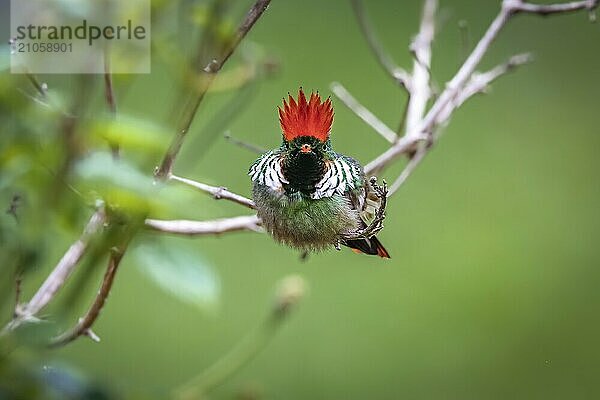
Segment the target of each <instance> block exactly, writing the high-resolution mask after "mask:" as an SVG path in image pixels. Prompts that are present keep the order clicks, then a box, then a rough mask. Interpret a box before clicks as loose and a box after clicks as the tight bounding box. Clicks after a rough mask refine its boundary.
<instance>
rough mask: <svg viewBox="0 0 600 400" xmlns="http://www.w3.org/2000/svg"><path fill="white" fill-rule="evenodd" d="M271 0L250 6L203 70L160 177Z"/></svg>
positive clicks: (164, 176)
mask: <svg viewBox="0 0 600 400" xmlns="http://www.w3.org/2000/svg"><path fill="white" fill-rule="evenodd" d="M270 2H271V0H257V1H256V3H254V5H253V6H252V8H250V11H248V13H247V14H246V17H245V18H244V20H243V21H242V23H241V24H240V26H239V27H238V29H237V31H236V33H235V34H234V36H233V38H232V39H231V40H230V41H228V45H227V47H226V48H225V49H223V52H222V54H220V55H219V56H218V58H215V59H213V60H212V61H211V62H210V63H208V65H206V67H204V69H203V70H202V72H201V74H202V75H201V76H202V79H201V84H200V85H199V88H198V91H197V93H196V97H195V98H194V99H192V100H191V101H190V102H189V103H188V104H187V105H186V106H185V110H184V113H183V118H182V121H181V124H180V126H179V128H178V129H177V132H176V134H175V136H174V137H173V140H172V142H171V144H170V146H169V149H168V150H167V152H166V154H165V155H164V157H163V160H162V162H161V164H160V166H159V167H158V168H157V169H156V171H155V173H154V175H155V177H156V178H159V179H167V178H168V177H169V175H170V174H171V172H172V171H173V163H174V162H175V159H176V158H177V155H178V154H179V150H180V149H181V146H182V145H183V141H184V139H185V136H186V135H187V133H188V131H189V130H190V127H191V125H192V122H193V120H194V117H195V115H196V112H197V111H198V108H199V106H200V104H201V103H202V100H203V99H204V96H205V95H206V92H207V91H208V88H209V87H210V86H211V84H212V82H213V80H214V78H215V76H216V75H217V73H218V72H219V71H220V70H221V68H223V65H224V64H225V63H226V62H227V60H228V59H229V57H231V55H232V54H233V52H234V51H235V49H236V48H237V46H238V45H239V44H240V42H241V41H242V39H243V38H244V37H245V36H246V34H247V33H248V32H249V31H250V29H251V28H252V26H254V24H255V23H256V21H257V20H258V19H259V18H260V16H261V15H262V14H263V13H264V12H265V10H266V9H267V7H268V5H269V3H270Z"/></svg>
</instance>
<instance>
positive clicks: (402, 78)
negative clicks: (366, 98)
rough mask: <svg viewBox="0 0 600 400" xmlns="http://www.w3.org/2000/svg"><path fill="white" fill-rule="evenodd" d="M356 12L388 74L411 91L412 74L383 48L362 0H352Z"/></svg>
mask: <svg viewBox="0 0 600 400" xmlns="http://www.w3.org/2000/svg"><path fill="white" fill-rule="evenodd" d="M351 2H352V8H353V9H354V14H355V15H356V19H357V20H358V25H359V26H360V30H361V31H362V34H363V36H364V37H365V39H366V40H367V44H368V45H369V48H370V49H371V51H372V52H373V55H374V56H375V58H376V59H377V61H379V64H380V65H381V67H382V68H383V69H384V70H385V71H386V72H387V73H388V75H389V76H390V77H391V78H392V79H393V80H394V81H395V82H397V83H398V84H400V85H401V86H403V87H404V88H405V89H406V90H407V91H408V92H410V87H411V78H410V75H409V74H408V73H407V72H406V71H405V70H404V69H402V68H400V67H399V66H398V65H397V64H396V63H395V62H394V61H393V60H392V58H391V57H390V55H389V54H388V53H386V51H385V50H384V48H383V45H382V44H381V42H380V41H379V40H378V39H377V36H376V35H375V31H374V30H373V27H372V26H371V23H370V22H369V18H368V17H367V13H366V11H365V7H364V5H363V2H362V1H361V0H351Z"/></svg>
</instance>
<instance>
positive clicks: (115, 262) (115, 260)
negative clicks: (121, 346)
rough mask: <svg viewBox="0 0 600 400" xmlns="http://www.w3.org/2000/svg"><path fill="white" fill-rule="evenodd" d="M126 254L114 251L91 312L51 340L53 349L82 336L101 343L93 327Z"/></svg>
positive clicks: (122, 250) (118, 250)
mask: <svg viewBox="0 0 600 400" xmlns="http://www.w3.org/2000/svg"><path fill="white" fill-rule="evenodd" d="M124 252H125V248H123V249H113V251H112V254H111V255H110V257H109V260H108V266H107V268H106V272H105V273H104V279H103V280H102V285H101V286H100V290H98V294H97V295H96V298H95V299H94V302H93V303H92V305H91V307H90V308H89V310H88V311H87V312H86V314H85V316H83V317H82V318H80V319H79V322H77V324H76V325H75V326H74V327H73V328H72V329H71V330H69V331H66V332H64V333H63V334H61V335H59V336H57V337H55V338H54V339H52V340H51V342H50V346H51V347H59V346H63V345H66V344H68V343H70V342H72V341H73V340H75V339H77V338H78V337H80V336H87V337H89V338H90V339H92V340H93V341H94V342H99V341H100V338H99V337H98V335H96V334H95V333H94V332H93V331H92V325H94V322H96V320H97V319H98V317H99V316H100V311H102V308H103V307H104V304H105V303H106V299H107V298H108V294H109V293H110V290H111V288H112V285H113V282H114V279H115V274H116V273H117V269H118V268H119V264H120V263H121V259H122V258H123V255H124Z"/></svg>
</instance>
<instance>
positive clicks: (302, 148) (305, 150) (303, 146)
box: [300, 144, 312, 153]
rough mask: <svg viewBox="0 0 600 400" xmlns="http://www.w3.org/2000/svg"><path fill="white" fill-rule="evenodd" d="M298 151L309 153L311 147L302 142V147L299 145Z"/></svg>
mask: <svg viewBox="0 0 600 400" xmlns="http://www.w3.org/2000/svg"><path fill="white" fill-rule="evenodd" d="M300 152H301V153H310V152H312V147H310V144H303V145H302V147H300Z"/></svg>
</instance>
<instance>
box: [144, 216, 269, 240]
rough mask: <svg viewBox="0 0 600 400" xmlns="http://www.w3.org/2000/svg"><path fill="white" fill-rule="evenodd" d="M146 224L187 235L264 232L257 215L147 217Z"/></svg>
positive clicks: (168, 231) (160, 230)
mask: <svg viewBox="0 0 600 400" xmlns="http://www.w3.org/2000/svg"><path fill="white" fill-rule="evenodd" d="M146 226H147V227H148V228H150V229H153V230H155V231H159V232H164V233H173V234H179V235H187V236H201V235H214V234H220V233H226V232H236V231H253V232H262V228H261V221H260V219H259V218H258V217H257V216H256V215H247V216H246V215H244V216H239V217H233V218H224V219H217V220H214V221H189V220H172V221H163V220H158V219H147V220H146Z"/></svg>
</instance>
